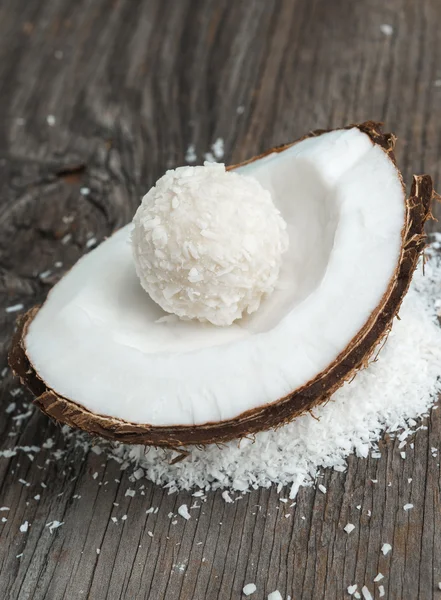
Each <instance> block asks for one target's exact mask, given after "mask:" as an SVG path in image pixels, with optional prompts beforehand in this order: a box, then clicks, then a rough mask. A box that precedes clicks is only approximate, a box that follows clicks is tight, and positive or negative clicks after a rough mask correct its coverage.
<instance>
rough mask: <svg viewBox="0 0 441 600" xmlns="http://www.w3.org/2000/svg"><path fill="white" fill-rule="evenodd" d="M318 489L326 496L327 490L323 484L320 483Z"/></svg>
mask: <svg viewBox="0 0 441 600" xmlns="http://www.w3.org/2000/svg"><path fill="white" fill-rule="evenodd" d="M317 487H318V489H319V490H320V491H321V493H322V494H326V492H327V490H326V488H325V486H324V485H323V484H321V483H319V485H318V486H317Z"/></svg>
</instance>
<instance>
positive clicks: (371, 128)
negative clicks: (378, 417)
mask: <svg viewBox="0 0 441 600" xmlns="http://www.w3.org/2000/svg"><path fill="white" fill-rule="evenodd" d="M351 127H358V129H360V131H362V132H364V133H366V134H367V135H369V137H370V138H371V140H372V142H373V143H375V144H377V145H378V146H380V147H381V148H382V149H383V150H384V152H386V153H387V155H388V156H389V158H390V160H391V161H392V162H393V163H394V165H395V166H396V163H395V157H394V154H393V149H394V144H395V137H394V136H393V135H392V134H385V133H382V130H381V124H379V123H374V122H372V121H369V122H366V123H362V124H359V125H351V126H349V127H348V128H347V129H349V128H351ZM322 133H326V131H325V130H319V131H314V132H312V133H310V134H309V135H306V136H304V137H303V138H301V139H300V140H297V142H294V143H298V142H299V141H301V140H303V139H306V138H308V137H313V136H318V135H321V134H322ZM292 145H293V144H288V145H285V146H279V147H277V148H273V149H271V150H268V151H267V152H265V153H264V154H262V155H260V156H258V157H255V158H253V159H251V160H249V161H246V162H247V163H249V162H252V161H254V160H256V159H257V158H261V157H263V156H265V155H267V154H270V153H273V152H281V151H283V150H285V149H286V148H288V147H289V146H292ZM242 164H246V163H242ZM237 166H241V165H235V167H237ZM235 167H230V169H231V168H235ZM397 171H398V169H397ZM398 173H399V171H398ZM399 176H400V179H401V181H402V178H401V174H400V173H399ZM403 187H404V186H403ZM432 197H433V188H432V180H431V178H430V177H429V176H428V175H421V176H414V178H413V182H412V188H411V193H410V197H409V198H408V200H407V201H406V213H405V226H404V228H403V231H402V245H401V255H400V260H399V263H398V265H397V268H396V271H395V273H394V275H393V277H392V279H391V281H390V283H389V286H388V288H387V290H386V291H385V293H384V295H383V297H382V299H381V302H380V303H379V304H378V306H377V308H376V309H375V310H374V311H373V312H372V313H371V315H370V317H369V319H368V320H367V322H366V323H365V325H364V326H363V327H362V329H361V330H360V331H359V332H358V333H357V335H356V336H355V337H354V338H353V339H352V340H351V342H350V343H349V344H348V345H347V347H346V348H345V350H344V351H343V352H342V353H341V354H340V355H339V356H338V357H337V358H336V359H335V360H334V361H333V362H332V363H331V364H330V365H329V366H328V367H327V369H326V370H324V371H323V372H321V373H319V374H318V375H317V376H315V377H314V378H313V379H312V380H310V381H309V382H308V383H307V384H305V385H304V386H302V387H301V388H299V389H297V390H295V391H293V392H292V393H291V394H289V395H287V396H285V397H283V398H280V399H279V400H277V401H275V402H272V403H271V404H266V405H263V406H259V407H256V408H254V409H252V410H249V411H247V412H244V413H242V414H241V415H239V416H238V417H236V418H234V419H231V420H228V421H221V422H213V423H205V424H203V425H195V426H188V425H185V426H184V425H176V426H167V427H162V426H151V425H148V424H137V423H130V422H128V421H125V420H123V419H117V418H114V417H109V416H106V415H99V414H94V413H92V412H90V411H89V410H87V409H86V408H84V407H83V406H80V405H78V404H77V403H75V402H73V401H72V400H70V399H69V398H64V397H63V396H60V395H59V394H57V393H56V391H55V390H53V389H51V388H50V387H48V386H47V385H46V384H45V382H44V381H43V380H42V379H41V378H40V377H39V375H38V373H37V372H36V371H35V369H34V368H33V366H32V364H31V363H30V361H29V359H28V357H27V355H26V351H25V338H26V333H27V329H28V327H29V324H30V323H31V322H32V319H33V318H34V316H35V315H36V313H37V312H38V310H39V307H38V306H36V307H34V308H32V309H31V310H29V311H28V312H27V313H26V314H24V315H23V316H21V317H20V318H19V320H18V327H17V330H16V333H15V335H14V338H13V340H12V346H11V349H10V353H9V364H10V366H11V368H12V370H13V372H14V373H15V374H16V375H17V376H18V377H19V378H20V380H21V381H22V383H23V384H24V385H26V386H27V387H28V388H29V389H30V390H31V392H32V393H33V394H34V395H35V399H34V404H36V405H37V406H38V407H39V408H40V410H42V411H43V412H44V413H46V414H47V415H48V416H49V417H51V418H52V419H54V420H55V421H57V422H58V423H63V424H67V425H69V426H71V427H78V428H79V429H82V430H84V431H87V432H89V433H90V434H92V435H98V436H101V437H103V438H107V439H110V440H115V441H119V442H123V443H126V444H144V445H155V446H163V447H171V448H177V447H179V446H186V445H191V444H196V445H205V444H210V443H222V442H226V441H228V440H231V439H234V438H240V437H244V436H249V435H252V434H254V433H257V432H259V431H262V430H265V429H269V428H273V427H277V426H280V425H283V424H284V423H287V422H289V421H291V420H292V419H294V418H295V417H297V416H299V415H301V414H303V413H305V412H307V411H310V410H311V409H312V408H314V407H315V406H317V405H318V404H322V403H324V402H326V401H327V400H328V399H329V398H330V397H331V395H332V394H333V393H334V392H335V391H336V390H337V389H338V388H339V387H340V386H341V385H343V383H344V382H345V381H348V380H350V379H352V378H353V377H354V375H355V374H356V373H357V371H358V370H359V369H360V368H362V367H364V366H366V365H367V364H368V362H369V358H370V357H371V356H372V353H373V352H374V350H375V349H376V348H377V347H378V344H379V342H380V341H381V340H382V338H383V337H384V336H386V335H387V334H388V332H389V331H390V328H391V326H392V321H393V319H394V317H395V316H396V315H397V313H398V310H399V308H400V305H401V302H402V300H403V298H404V296H405V294H406V292H407V290H408V288H409V285H410V282H411V279H412V274H413V272H414V270H415V267H416V265H417V262H418V257H419V255H420V253H421V252H422V250H423V249H424V246H425V235H424V224H425V222H426V221H427V219H428V218H430V217H431V211H430V208H431V201H432Z"/></svg>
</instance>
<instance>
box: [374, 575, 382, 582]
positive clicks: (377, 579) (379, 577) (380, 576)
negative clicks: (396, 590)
mask: <svg viewBox="0 0 441 600" xmlns="http://www.w3.org/2000/svg"><path fill="white" fill-rule="evenodd" d="M382 579H384V575H383V573H378V575H376V576H375V578H374V582H375V583H377V582H378V581H381V580H382Z"/></svg>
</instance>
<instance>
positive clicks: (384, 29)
mask: <svg viewBox="0 0 441 600" xmlns="http://www.w3.org/2000/svg"><path fill="white" fill-rule="evenodd" d="M380 31H381V33H383V34H384V35H388V36H390V35H392V34H393V32H394V28H393V27H392V25H388V24H387V23H383V24H382V25H380Z"/></svg>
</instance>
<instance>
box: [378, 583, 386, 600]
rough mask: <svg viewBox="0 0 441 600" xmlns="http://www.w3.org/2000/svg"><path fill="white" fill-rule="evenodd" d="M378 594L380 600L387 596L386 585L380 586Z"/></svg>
mask: <svg viewBox="0 0 441 600" xmlns="http://www.w3.org/2000/svg"><path fill="white" fill-rule="evenodd" d="M378 594H379V596H380V598H382V597H383V596H384V594H385V591H384V585H379V586H378Z"/></svg>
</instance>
